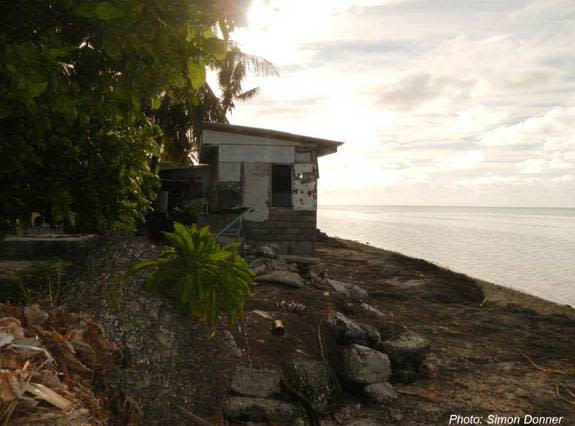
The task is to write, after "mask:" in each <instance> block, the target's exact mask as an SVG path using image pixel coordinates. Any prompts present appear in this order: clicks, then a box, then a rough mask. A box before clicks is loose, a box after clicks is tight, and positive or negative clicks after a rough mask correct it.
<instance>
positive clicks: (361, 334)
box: [328, 312, 381, 347]
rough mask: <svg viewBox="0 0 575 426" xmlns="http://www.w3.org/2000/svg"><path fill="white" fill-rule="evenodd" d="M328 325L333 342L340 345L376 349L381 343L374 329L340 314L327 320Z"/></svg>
mask: <svg viewBox="0 0 575 426" xmlns="http://www.w3.org/2000/svg"><path fill="white" fill-rule="evenodd" d="M328 324H329V326H330V327H331V328H332V329H333V332H334V335H335V340H336V341H337V343H339V344H340V345H350V344H353V343H356V344H360V345H364V346H369V347H377V346H378V345H379V344H380V343H381V341H380V339H381V337H380V334H379V332H378V331H377V329H376V328H375V327H372V326H369V325H363V324H362V325H360V324H357V323H355V322H353V321H352V320H350V319H349V318H347V317H346V316H345V315H344V314H342V313H341V312H336V313H335V315H334V316H333V317H331V318H330V319H329V320H328Z"/></svg>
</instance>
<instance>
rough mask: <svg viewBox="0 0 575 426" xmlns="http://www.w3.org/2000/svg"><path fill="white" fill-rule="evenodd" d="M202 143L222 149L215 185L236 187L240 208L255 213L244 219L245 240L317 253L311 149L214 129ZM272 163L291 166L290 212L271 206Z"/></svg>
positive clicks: (315, 170)
mask: <svg viewBox="0 0 575 426" xmlns="http://www.w3.org/2000/svg"><path fill="white" fill-rule="evenodd" d="M231 140H233V145H232V144H230V141H231ZM203 143H208V144H211V145H217V146H218V162H217V173H218V176H217V187H218V188H225V189H229V188H232V187H238V188H239V191H240V192H241V205H242V206H244V207H251V208H252V209H253V211H252V212H249V213H246V214H245V216H244V219H245V220H244V228H243V233H244V236H245V237H246V238H247V239H249V240H256V241H260V242H262V243H275V244H277V245H278V246H279V247H280V250H281V251H282V252H283V253H297V254H313V253H314V251H315V236H316V221H317V219H316V210H317V178H318V166H317V158H316V155H315V152H314V151H313V148H312V149H310V148H302V147H300V146H298V145H299V144H297V143H293V142H289V141H282V140H275V139H274V140H272V139H270V138H265V137H254V136H248V135H230V134H226V133H223V132H216V131H205V132H204V135H203ZM272 164H290V165H292V208H285V207H282V208H278V207H273V206H271V166H272Z"/></svg>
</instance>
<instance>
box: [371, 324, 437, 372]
mask: <svg viewBox="0 0 575 426" xmlns="http://www.w3.org/2000/svg"><path fill="white" fill-rule="evenodd" d="M380 349H381V351H382V352H385V353H386V354H387V355H389V358H390V359H391V363H392V365H393V368H394V369H411V370H417V369H418V368H419V367H420V365H421V363H422V362H423V360H424V359H425V357H426V355H427V354H428V353H429V351H430V350H431V344H430V342H429V340H427V339H426V338H425V337H422V336H420V335H419V334H417V333H413V332H407V333H405V334H402V335H401V336H399V337H395V338H393V339H390V340H386V341H385V342H383V343H382V344H381V345H380Z"/></svg>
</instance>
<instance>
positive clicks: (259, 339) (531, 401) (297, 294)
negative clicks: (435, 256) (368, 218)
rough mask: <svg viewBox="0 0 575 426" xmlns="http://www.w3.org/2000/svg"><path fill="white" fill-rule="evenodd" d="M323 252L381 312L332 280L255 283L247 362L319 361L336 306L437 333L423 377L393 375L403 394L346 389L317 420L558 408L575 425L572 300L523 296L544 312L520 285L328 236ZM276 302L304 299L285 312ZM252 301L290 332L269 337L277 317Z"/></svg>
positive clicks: (244, 333)
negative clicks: (514, 287)
mask: <svg viewBox="0 0 575 426" xmlns="http://www.w3.org/2000/svg"><path fill="white" fill-rule="evenodd" d="M318 256H319V257H320V258H321V259H322V261H323V262H324V263H325V264H326V265H327V268H328V277H329V278H332V279H337V280H341V281H345V282H348V283H353V284H357V285H360V286H361V287H363V288H365V289H366V290H368V291H369V293H370V296H371V301H370V303H371V304H372V305H373V306H375V307H376V308H378V309H379V310H380V311H382V312H383V314H384V315H383V316H382V315H375V314H373V313H370V312H367V311H365V310H364V309H362V308H361V307H360V306H359V305H358V304H355V303H350V301H349V300H346V299H343V298H341V297H339V296H338V295H335V294H334V293H333V291H331V292H330V291H326V289H317V288H312V287H308V288H303V289H287V288H285V287H279V286H272V285H267V284H262V285H258V286H256V287H255V297H254V299H252V300H251V301H250V302H249V303H248V305H247V311H248V315H247V320H246V323H245V324H244V327H241V329H240V330H235V331H234V335H235V337H236V340H237V341H238V345H239V346H240V347H242V348H243V349H245V351H246V353H247V357H245V358H246V359H245V360H244V363H246V364H251V365H254V366H260V367H261V366H263V367H266V366H269V367H274V366H275V367H277V366H278V365H281V364H282V363H284V362H285V361H287V360H288V359H289V358H290V357H292V356H294V355H295V354H296V353H297V354H299V355H304V356H305V355H308V356H309V357H312V358H317V359H319V358H320V345H319V344H318V342H319V338H321V341H322V343H323V349H324V352H325V355H326V356H327V357H329V356H330V352H331V351H333V350H334V348H333V347H331V346H330V342H329V336H326V330H325V326H324V321H325V319H326V318H327V317H328V315H329V313H330V312H334V311H336V310H337V311H340V312H343V313H344V314H345V315H346V316H348V317H349V318H351V319H352V320H354V321H357V322H360V323H361V322H363V323H369V324H372V325H374V326H376V327H377V328H378V329H379V331H380V332H381V334H382V338H383V339H385V338H389V337H393V336H397V335H399V334H401V333H403V332H405V331H407V330H411V331H415V332H417V333H419V334H421V335H423V336H425V337H427V338H428V339H429V340H430V341H431V342H432V352H431V354H430V355H429V357H428V361H427V362H426V373H425V374H424V377H422V378H421V379H420V380H418V381H416V382H415V383H414V384H410V385H405V384H399V383H398V384H396V388H397V389H398V391H399V394H400V397H399V399H398V400H397V401H395V402H394V403H393V404H392V405H391V406H390V407H379V406H377V405H375V404H371V403H368V402H366V401H365V400H360V399H355V398H354V397H352V396H350V395H346V396H345V397H344V398H342V399H341V400H340V401H337V402H335V403H334V404H333V405H332V406H331V407H330V413H329V414H328V415H327V416H325V417H324V418H323V419H322V422H323V423H322V424H329V425H331V424H333V425H337V424H347V423H348V422H350V421H353V420H357V419H360V418H369V419H371V420H372V421H373V420H374V419H376V421H377V424H382V425H384V424H385V425H445V424H448V420H449V416H450V415H452V414H460V415H463V416H465V415H475V416H483V417H484V418H485V419H487V418H488V417H487V416H489V415H497V416H502V417H503V416H519V417H521V418H523V416H525V415H532V416H556V417H561V416H563V417H564V420H563V422H562V423H561V424H575V319H574V318H575V317H572V318H569V317H568V315H566V314H569V315H572V314H573V311H572V310H570V309H569V308H566V307H560V306H558V305H554V304H552V303H548V302H545V301H542V300H540V299H537V298H532V297H528V296H527V297H526V298H525V300H527V301H528V303H527V305H528V306H529V308H530V309H533V308H534V307H535V308H539V310H542V311H544V312H546V313H547V314H546V315H542V314H539V313H536V312H534V311H533V310H530V309H527V308H526V304H525V303H523V304H522V302H523V296H524V295H522V294H521V293H517V292H513V291H510V290H506V289H503V288H500V287H495V286H492V285H490V284H488V283H482V282H478V281H476V280H474V279H472V278H470V277H467V276H465V275H462V274H457V273H453V272H451V271H449V270H446V269H442V268H439V267H437V266H435V265H433V264H431V263H428V262H426V261H422V260H418V259H413V258H409V257H406V256H403V255H400V254H397V253H392V252H388V251H385V250H380V249H375V248H372V247H369V246H366V245H363V244H359V243H355V242H351V241H345V240H339V239H333V238H330V239H328V240H327V241H325V242H323V243H320V244H319V245H318ZM485 289H488V291H485ZM486 294H491V295H492V296H493V298H492V300H491V299H489V297H488V298H486V297H485V295H486ZM281 301H286V302H297V303H299V304H303V305H305V306H306V309H305V310H304V311H303V312H301V313H296V312H289V311H288V310H286V309H284V308H283V307H281V306H278V303H279V302H281ZM504 305H507V306H504ZM254 310H261V311H265V312H267V313H269V314H271V316H273V318H275V319H280V320H281V321H282V322H283V323H284V324H285V327H286V332H285V334H284V335H283V336H274V335H272V334H271V332H270V327H271V321H270V320H268V319H266V318H263V317H261V316H260V315H258V314H257V313H254V312H253V311H254ZM486 424H487V423H486Z"/></svg>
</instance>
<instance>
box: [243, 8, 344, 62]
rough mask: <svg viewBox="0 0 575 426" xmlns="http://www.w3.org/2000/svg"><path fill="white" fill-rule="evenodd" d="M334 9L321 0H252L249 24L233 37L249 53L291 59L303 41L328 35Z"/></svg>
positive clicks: (272, 58) (298, 50)
mask: <svg viewBox="0 0 575 426" xmlns="http://www.w3.org/2000/svg"><path fill="white" fill-rule="evenodd" d="M335 3H337V2H335ZM333 10H334V9H333V5H329V4H326V2H325V1H319V0H268V1H266V0H253V2H252V4H251V7H250V9H249V11H248V14H247V16H248V26H247V27H244V28H238V29H237V30H236V31H234V33H233V34H232V39H233V40H234V41H236V42H237V43H239V44H240V45H241V47H242V49H243V50H244V51H246V52H248V53H252V54H255V55H259V56H262V57H264V58H266V59H268V60H271V61H272V62H274V63H278V64H282V63H291V62H293V61H295V60H297V59H298V52H301V47H302V45H304V44H306V43H313V42H315V41H317V40H318V39H319V38H322V37H324V36H326V35H327V33H328V32H329V21H330V16H331V14H332V12H333Z"/></svg>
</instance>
